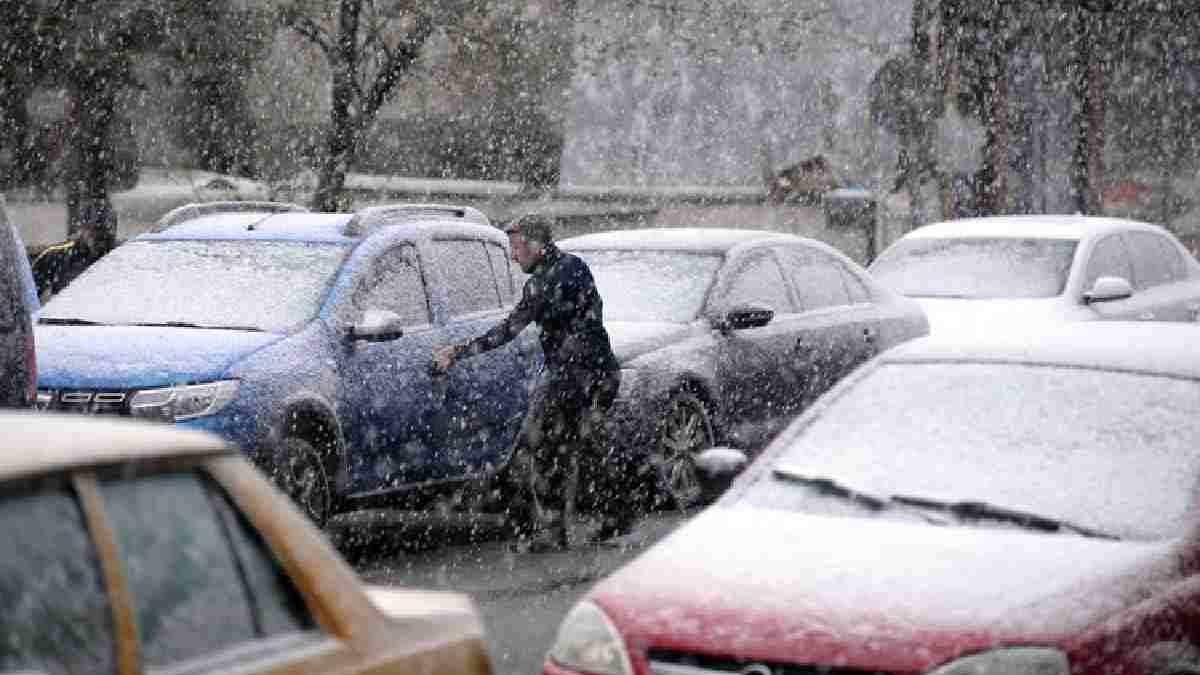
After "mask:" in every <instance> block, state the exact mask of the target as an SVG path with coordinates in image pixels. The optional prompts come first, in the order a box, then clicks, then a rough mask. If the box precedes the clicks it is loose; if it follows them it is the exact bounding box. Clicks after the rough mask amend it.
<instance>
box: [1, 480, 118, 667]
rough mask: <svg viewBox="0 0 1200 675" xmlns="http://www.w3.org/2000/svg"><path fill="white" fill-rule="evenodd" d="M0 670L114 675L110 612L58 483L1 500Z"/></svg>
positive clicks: (76, 517)
mask: <svg viewBox="0 0 1200 675" xmlns="http://www.w3.org/2000/svg"><path fill="white" fill-rule="evenodd" d="M0 539H2V540H3V541H4V555H3V556H2V557H0V672H18V671H28V672H40V673H47V674H48V675H59V674H63V675H66V674H67V673H115V672H116V663H115V658H116V648H115V645H114V642H113V628H112V610H111V609H110V607H109V604H108V598H107V596H106V595H105V588H104V584H103V581H102V578H101V575H100V566H99V562H98V559H97V556H96V551H95V549H94V548H93V547H92V542H91V541H90V539H89V537H88V533H87V529H86V527H85V525H84V519H83V513H82V510H81V509H80V507H79V504H78V502H77V501H76V499H75V497H74V495H73V494H72V493H71V492H70V491H69V490H68V489H67V487H66V485H65V484H64V483H59V484H57V485H56V484H52V483H43V484H42V485H38V486H27V487H26V488H25V489H22V490H20V491H9V492H6V493H4V494H0Z"/></svg>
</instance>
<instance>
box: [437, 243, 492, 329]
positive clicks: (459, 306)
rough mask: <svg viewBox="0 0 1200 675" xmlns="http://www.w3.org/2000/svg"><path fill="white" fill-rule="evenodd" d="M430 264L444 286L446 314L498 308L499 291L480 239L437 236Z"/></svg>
mask: <svg viewBox="0 0 1200 675" xmlns="http://www.w3.org/2000/svg"><path fill="white" fill-rule="evenodd" d="M433 256H434V264H435V265H437V267H438V272H439V274H438V278H439V279H440V280H441V283H442V284H444V285H445V288H446V301H447V303H448V305H449V307H448V309H449V311H450V316H452V317H455V316H462V315H463V314H471V313H473V312H481V311H484V310H489V309H499V308H500V293H499V291H498V290H496V282H495V280H494V279H493V278H492V272H491V269H492V264H491V262H490V261H489V259H488V254H487V251H485V250H484V248H483V242H481V241H470V240H466V239H440V240H435V241H434V242H433Z"/></svg>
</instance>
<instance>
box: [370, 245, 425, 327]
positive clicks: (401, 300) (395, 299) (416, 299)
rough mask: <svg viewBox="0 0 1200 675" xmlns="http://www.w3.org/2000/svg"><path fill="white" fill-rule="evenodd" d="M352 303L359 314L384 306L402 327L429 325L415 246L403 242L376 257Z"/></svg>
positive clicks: (423, 285)
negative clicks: (402, 323) (400, 321)
mask: <svg viewBox="0 0 1200 675" xmlns="http://www.w3.org/2000/svg"><path fill="white" fill-rule="evenodd" d="M355 306H356V308H357V309H358V310H359V312H360V316H361V312H363V311H366V310H368V309H384V310H388V311H391V312H395V313H396V314H397V315H399V316H400V319H401V320H402V321H403V322H404V325H405V326H425V325H428V324H429V323H430V319H429V300H428V298H427V297H426V295H425V282H424V281H422V278H421V266H420V261H419V260H418V258H417V250H416V247H414V246H413V245H411V244H403V245H401V246H396V247H395V248H391V249H389V250H387V251H385V252H384V253H383V254H382V255H380V256H379V257H378V258H376V259H375V262H374V263H373V264H372V265H371V269H370V271H369V272H368V273H367V276H366V278H365V280H364V282H363V285H362V286H361V287H360V291H359V295H358V298H357V299H356V301H355Z"/></svg>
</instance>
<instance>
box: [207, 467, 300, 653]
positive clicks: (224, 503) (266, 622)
mask: <svg viewBox="0 0 1200 675" xmlns="http://www.w3.org/2000/svg"><path fill="white" fill-rule="evenodd" d="M208 487H209V490H208V495H209V500H210V501H211V503H212V504H213V507H214V508H215V509H216V511H217V515H218V516H219V517H220V519H221V524H222V526H223V527H224V529H225V532H227V533H228V534H229V538H230V542H231V544H232V546H233V552H234V556H235V559H236V560H237V564H238V567H239V568H240V569H241V571H242V574H243V575H244V576H245V580H246V586H247V592H248V594H249V595H250V597H251V598H252V599H253V601H254V616H255V620H256V621H257V624H258V633H259V634H260V635H262V636H267V637H269V636H272V635H279V634H283V633H291V632H297V631H304V630H310V629H312V628H314V627H315V625H316V624H315V623H314V621H313V617H312V615H311V614H309V612H308V608H307V607H306V606H305V605H304V599H303V598H302V597H301V595H300V592H299V591H298V590H297V589H296V587H295V586H293V585H292V581H291V579H289V578H288V576H287V574H286V573H285V572H284V571H283V565H282V564H281V562H280V561H279V559H278V558H277V557H276V556H275V553H274V552H273V551H272V550H271V548H270V547H269V546H268V545H267V542H266V541H264V540H263V538H262V535H260V534H259V532H258V530H256V529H254V527H253V526H252V525H251V524H250V522H249V521H248V520H246V517H245V516H244V515H243V514H242V513H241V511H239V510H238V509H237V507H236V506H235V505H234V504H233V502H232V500H230V499H229V496H228V495H226V494H225V493H224V492H223V491H221V490H220V489H219V488H217V486H215V485H213V484H212V483H208Z"/></svg>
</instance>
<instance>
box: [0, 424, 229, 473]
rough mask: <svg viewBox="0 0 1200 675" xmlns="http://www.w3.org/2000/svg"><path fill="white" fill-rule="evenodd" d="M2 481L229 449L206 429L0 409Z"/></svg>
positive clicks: (205, 453) (226, 451)
mask: <svg viewBox="0 0 1200 675" xmlns="http://www.w3.org/2000/svg"><path fill="white" fill-rule="evenodd" d="M0 428H3V429H4V430H5V433H4V437H3V440H0V479H9V478H16V477H20V476H31V475H37V474H44V473H51V472H55V471H61V470H65V469H70V468H74V467H80V466H97V465H102V464H111V463H116V462H123V461H128V460H137V459H153V458H159V457H187V456H203V455H213V454H225V453H230V452H232V448H230V446H229V445H228V444H226V443H225V442H224V441H222V440H221V439H219V438H217V437H216V436H213V435H211V434H208V433H204V432H200V431H192V430H188V429H180V428H178V427H175V426H173V425H167V424H158V423H152V422H136V421H131V420H121V419H107V418H102V417H94V416H83V415H66V414H48V413H33V412H0Z"/></svg>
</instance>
